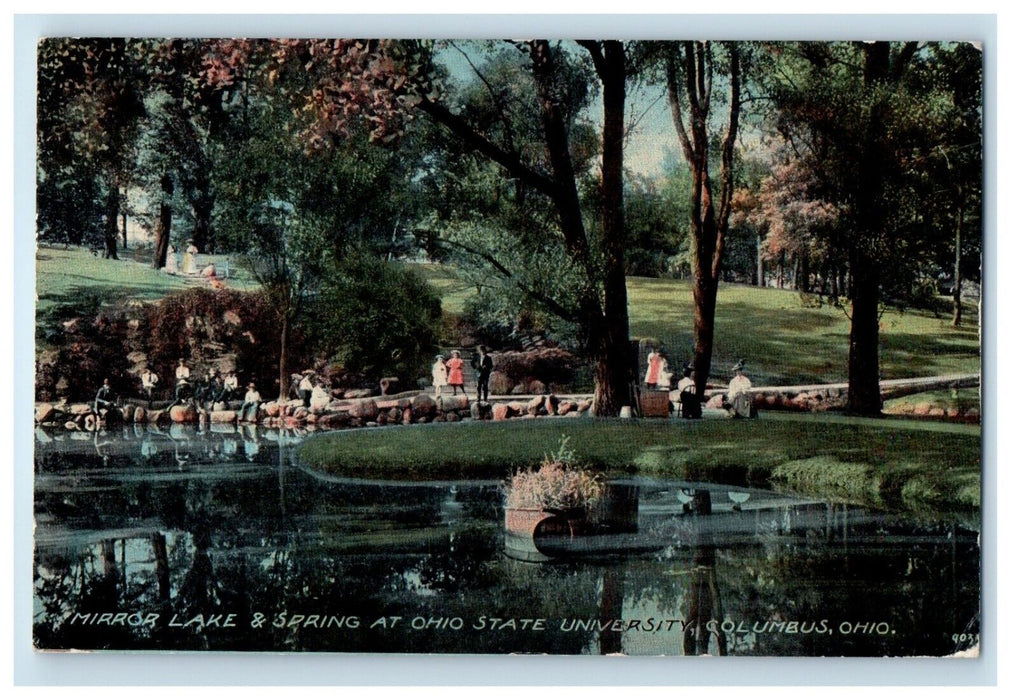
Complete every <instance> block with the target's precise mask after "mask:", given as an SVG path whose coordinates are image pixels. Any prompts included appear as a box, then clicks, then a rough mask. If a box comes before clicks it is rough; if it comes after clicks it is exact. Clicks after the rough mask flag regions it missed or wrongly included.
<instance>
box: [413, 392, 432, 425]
mask: <svg viewBox="0 0 1018 700" xmlns="http://www.w3.org/2000/svg"><path fill="white" fill-rule="evenodd" d="M410 409H411V410H412V411H413V418H414V420H415V421H416V420H419V419H421V418H433V417H434V416H435V413H437V412H438V403H436V402H435V399H433V398H432V397H430V396H428V395H427V394H418V395H417V396H415V397H414V398H413V401H411V402H410Z"/></svg>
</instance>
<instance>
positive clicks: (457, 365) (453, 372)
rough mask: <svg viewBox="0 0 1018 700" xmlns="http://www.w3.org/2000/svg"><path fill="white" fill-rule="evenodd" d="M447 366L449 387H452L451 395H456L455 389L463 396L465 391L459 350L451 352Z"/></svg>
mask: <svg viewBox="0 0 1018 700" xmlns="http://www.w3.org/2000/svg"><path fill="white" fill-rule="evenodd" d="M447 366H448V367H449V386H451V387H452V395H453V396H455V395H456V389H457V388H458V389H459V390H460V391H462V392H463V394H464V395H465V394H466V393H467V390H466V389H464V388H463V359H462V358H461V357H460V353H459V350H453V351H452V357H451V358H449V362H448V363H447Z"/></svg>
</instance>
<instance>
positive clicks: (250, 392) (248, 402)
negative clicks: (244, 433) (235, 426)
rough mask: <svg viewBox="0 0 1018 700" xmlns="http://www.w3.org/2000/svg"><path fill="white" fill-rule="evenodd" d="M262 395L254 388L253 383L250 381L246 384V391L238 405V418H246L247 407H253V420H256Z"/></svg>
mask: <svg viewBox="0 0 1018 700" xmlns="http://www.w3.org/2000/svg"><path fill="white" fill-rule="evenodd" d="M261 401H262V395H261V394H259V393H258V390H257V389H256V388H255V383H254V382H250V383H249V384H248V385H247V393H246V394H244V403H242V404H241V405H240V414H239V415H240V420H242V421H244V420H246V419H247V411H248V409H249V408H252V407H253V408H254V420H255V421H257V420H258V406H259V405H260V404H261ZM252 422H254V421H252Z"/></svg>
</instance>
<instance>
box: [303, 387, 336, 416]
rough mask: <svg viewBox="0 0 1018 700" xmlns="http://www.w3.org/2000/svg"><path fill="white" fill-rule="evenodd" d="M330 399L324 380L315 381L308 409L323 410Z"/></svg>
mask: <svg viewBox="0 0 1018 700" xmlns="http://www.w3.org/2000/svg"><path fill="white" fill-rule="evenodd" d="M330 401H332V396H330V395H329V391H328V389H326V388H325V382H323V381H320V380H319V381H317V382H315V388H314V389H312V390H311V403H310V406H309V409H310V410H312V411H316V412H317V411H324V410H325V408H326V407H327V406H328V405H329V402H330Z"/></svg>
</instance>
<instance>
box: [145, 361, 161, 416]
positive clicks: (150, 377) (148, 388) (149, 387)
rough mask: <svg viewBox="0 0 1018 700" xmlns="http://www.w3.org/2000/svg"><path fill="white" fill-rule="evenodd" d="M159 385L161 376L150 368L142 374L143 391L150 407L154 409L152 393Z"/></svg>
mask: <svg viewBox="0 0 1018 700" xmlns="http://www.w3.org/2000/svg"><path fill="white" fill-rule="evenodd" d="M158 383H159V375H158V374H156V373H155V372H153V371H152V370H151V369H149V368H148V367H146V368H145V370H144V371H143V372H142V373H141V390H142V393H144V394H145V396H146V397H148V407H149V408H152V392H153V391H155V388H156V384H158Z"/></svg>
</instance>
